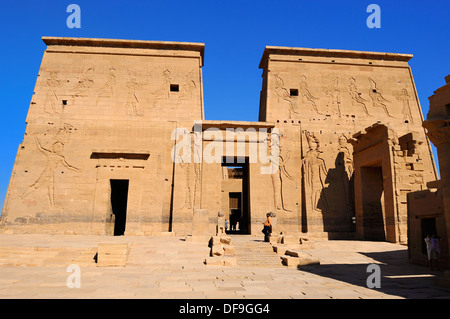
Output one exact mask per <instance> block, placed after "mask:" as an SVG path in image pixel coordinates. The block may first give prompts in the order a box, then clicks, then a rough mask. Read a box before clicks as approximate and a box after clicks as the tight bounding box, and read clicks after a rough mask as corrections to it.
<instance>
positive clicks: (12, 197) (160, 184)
mask: <svg viewBox="0 0 450 319" xmlns="http://www.w3.org/2000/svg"><path fill="white" fill-rule="evenodd" d="M43 41H44V42H45V43H46V45H47V49H46V51H45V52H44V56H43V59H42V64H41V67H40V70H39V74H38V78H37V81H36V86H35V90H34V95H33V96H32V98H31V104H30V107H29V112H28V115H27V118H26V123H27V126H26V131H25V136H24V139H23V142H22V143H21V144H20V145H19V148H18V151H17V156H16V160H15V163H14V168H13V172H12V176H11V179H10V184H9V188H8V191H7V195H6V199H5V204H4V207H3V211H2V215H1V226H0V229H1V231H2V232H10V233H16V232H17V233H55V234H92V235H148V236H150V235H157V234H161V233H167V232H171V233H174V234H176V235H192V234H194V233H197V232H198V233H201V234H203V235H208V234H211V235H212V234H215V233H216V232H217V230H218V229H219V228H220V227H219V226H220V225H218V224H219V223H221V222H222V221H223V220H224V219H227V220H228V224H229V227H228V228H227V231H228V232H230V233H233V232H235V233H243V234H251V235H256V234H260V233H261V229H262V223H263V222H264V220H265V218H266V216H267V214H271V216H272V218H273V220H274V234H278V233H281V232H282V233H283V234H307V235H308V236H310V237H320V238H329V239H333V238H347V239H365V240H387V241H390V242H406V240H407V200H406V198H407V194H408V193H409V192H411V191H418V190H423V189H425V188H426V184H427V182H430V181H434V180H436V179H437V173H436V168H435V165H434V160H433V155H432V151H431V146H430V142H429V139H428V137H427V136H426V134H425V130H424V128H423V127H422V122H423V120H424V119H423V115H422V111H421V107H420V104H419V99H418V96H417V91H416V88H415V85H414V80H413V76H412V72H411V68H410V67H409V65H408V61H409V60H410V59H411V58H412V55H407V54H393V53H377V52H359V51H343V50H323V49H307V48H287V47H270V46H268V47H266V48H265V50H264V52H263V55H262V59H261V61H260V64H259V67H260V69H261V70H262V89H261V94H260V109H259V121H257V122H243V121H210V120H207V119H205V116H204V101H203V80H202V67H203V64H204V49H205V46H204V44H199V43H179V42H155V41H132V40H109V39H83V38H54V37H44V38H43ZM208 107H214V106H213V105H212V106H208Z"/></svg>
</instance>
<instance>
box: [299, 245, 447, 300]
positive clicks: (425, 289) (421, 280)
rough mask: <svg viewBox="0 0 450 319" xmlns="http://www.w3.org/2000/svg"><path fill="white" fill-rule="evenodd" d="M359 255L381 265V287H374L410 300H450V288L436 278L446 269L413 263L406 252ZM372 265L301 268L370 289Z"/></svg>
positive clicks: (324, 265) (365, 253) (300, 268)
mask: <svg viewBox="0 0 450 319" xmlns="http://www.w3.org/2000/svg"><path fill="white" fill-rule="evenodd" d="M359 254H362V255H364V256H366V257H368V258H370V259H372V260H373V263H376V264H378V265H379V266H380V275H381V276H380V285H381V287H380V288H372V289H376V290H377V291H380V292H382V293H385V294H388V295H392V296H397V297H403V298H408V299H416V298H417V299H424V298H446V299H450V289H448V288H444V287H440V286H436V285H435V277H436V276H439V275H441V274H442V271H430V269H429V268H428V267H425V266H419V265H413V264H410V263H409V262H408V261H407V260H408V256H407V252H406V251H405V252H403V251H402V252H399V251H390V252H371V253H367V252H364V253H362V252H359ZM369 264H370V263H367V264H322V265H317V266H303V267H299V270H302V271H305V272H308V273H312V274H315V275H319V276H322V277H327V278H331V279H335V280H339V281H343V282H346V283H349V284H352V285H356V286H360V287H364V288H368V286H367V281H368V278H369V276H371V275H372V274H373V271H369V272H368V266H369ZM372 279H373V277H370V279H369V281H370V282H372V283H373V282H374V281H373V280H372ZM368 289H369V288H368Z"/></svg>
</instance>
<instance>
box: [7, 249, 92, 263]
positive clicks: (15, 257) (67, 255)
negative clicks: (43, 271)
mask: <svg viewBox="0 0 450 319" xmlns="http://www.w3.org/2000/svg"><path fill="white" fill-rule="evenodd" d="M96 252H97V247H92V248H66V247H45V246H39V245H36V246H23V247H18V246H3V245H2V246H0V266H14V267H17V266H50V267H51V266H68V265H70V264H77V265H79V266H95V260H94V256H95V254H96Z"/></svg>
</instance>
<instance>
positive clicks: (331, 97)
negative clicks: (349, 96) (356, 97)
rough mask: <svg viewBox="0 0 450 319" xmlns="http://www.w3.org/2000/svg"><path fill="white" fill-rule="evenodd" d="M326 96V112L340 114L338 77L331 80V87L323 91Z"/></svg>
mask: <svg viewBox="0 0 450 319" xmlns="http://www.w3.org/2000/svg"><path fill="white" fill-rule="evenodd" d="M325 93H326V96H327V104H326V106H327V110H328V112H331V113H334V114H337V115H338V116H339V117H340V116H341V91H340V90H339V77H337V78H336V79H334V80H333V84H332V86H331V88H329V89H328V90H326V91H325Z"/></svg>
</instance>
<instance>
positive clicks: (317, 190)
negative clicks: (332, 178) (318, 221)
mask: <svg viewBox="0 0 450 319" xmlns="http://www.w3.org/2000/svg"><path fill="white" fill-rule="evenodd" d="M305 135H306V140H307V141H308V145H309V151H308V152H307V153H306V155H305V157H304V158H303V160H302V168H303V173H304V178H305V187H306V194H307V196H308V195H309V196H308V197H309V202H310V208H311V209H312V210H314V211H318V212H320V211H322V210H321V209H320V208H318V204H319V199H320V198H321V197H322V199H323V204H324V209H325V210H328V203H327V200H326V198H325V195H324V194H323V193H322V190H323V188H324V187H325V180H326V178H327V175H328V170H327V168H326V165H325V160H324V159H323V158H321V157H320V153H322V151H320V150H319V139H318V138H316V137H315V136H314V135H312V134H311V133H310V132H308V131H305ZM321 195H322V196H321Z"/></svg>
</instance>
